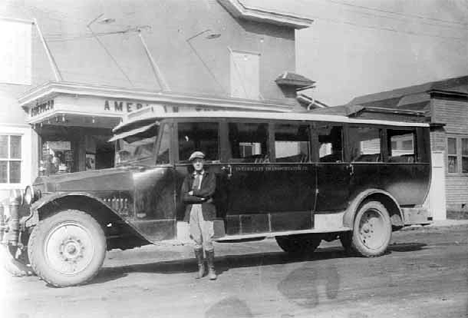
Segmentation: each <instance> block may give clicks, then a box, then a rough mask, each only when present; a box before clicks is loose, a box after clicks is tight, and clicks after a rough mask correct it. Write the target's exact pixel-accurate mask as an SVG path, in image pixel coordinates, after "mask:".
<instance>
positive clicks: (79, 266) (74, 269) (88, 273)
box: [28, 210, 106, 287]
mask: <svg viewBox="0 0 468 318" xmlns="http://www.w3.org/2000/svg"><path fill="white" fill-rule="evenodd" d="M28 245H29V246H28V252H29V260H30V261H31V265H32V267H33V269H34V271H35V272H36V274H37V275H38V276H39V277H41V278H42V279H43V280H44V281H46V282H47V283H49V284H51V285H53V286H56V287H66V286H73V285H79V284H83V283H85V282H87V281H89V280H91V279H92V278H93V277H94V276H95V275H96V274H97V272H98V271H99V269H100V268H101V266H102V263H103V262H104V257H105V255H106V237H105V235H104V232H103V230H102V228H101V226H100V225H99V223H98V222H97V221H96V220H95V219H94V218H93V217H92V216H90V215H89V214H87V213H85V212H82V211H77V210H66V211H61V212H59V213H57V214H54V215H53V216H51V217H48V218H46V219H44V220H42V221H40V222H39V224H37V225H36V227H35V228H34V229H33V231H32V233H31V237H30V239H29V244H28Z"/></svg>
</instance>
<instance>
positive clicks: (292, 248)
mask: <svg viewBox="0 0 468 318" xmlns="http://www.w3.org/2000/svg"><path fill="white" fill-rule="evenodd" d="M275 239H276V242H277V243H278V245H279V247H281V249H282V250H283V251H285V252H287V253H289V254H291V255H298V256H299V255H305V254H309V253H313V252H314V251H315V250H316V249H317V247H318V246H319V245H320V242H321V241H322V238H321V237H320V236H318V235H314V234H301V235H289V236H276V237H275Z"/></svg>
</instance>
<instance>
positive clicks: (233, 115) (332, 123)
mask: <svg viewBox="0 0 468 318" xmlns="http://www.w3.org/2000/svg"><path fill="white" fill-rule="evenodd" d="M114 132H115V136H114V138H113V140H112V141H115V142H116V167H115V168H112V169H105V170H97V171H86V172H79V173H73V174H64V175H56V176H51V177H40V178H38V179H37V180H36V181H35V183H34V185H33V186H32V187H29V188H28V189H27V190H26V193H27V194H28V195H29V196H30V197H31V199H29V198H28V199H27V200H26V201H29V202H28V203H30V204H31V205H30V208H29V214H28V215H25V216H24V217H23V218H21V221H20V223H21V224H20V225H21V226H20V228H21V229H23V230H22V233H21V235H20V238H19V244H18V245H19V246H22V247H23V249H24V250H27V251H28V255H29V258H30V261H31V264H32V267H33V268H34V269H35V270H36V272H38V274H39V275H40V276H41V277H42V278H43V279H45V280H46V281H48V282H49V283H51V284H53V285H55V286H69V285H76V284H81V283H83V282H85V281H88V280H89V279H91V278H92V277H93V276H94V275H95V273H96V272H97V271H98V269H99V267H100V266H101V264H102V260H103V259H104V254H105V251H106V250H110V249H113V248H121V249H126V248H133V247H137V246H142V245H145V244H149V243H157V242H160V241H166V240H167V241H172V240H186V238H187V237H188V235H187V227H186V226H184V222H183V217H184V206H183V204H182V202H181V199H180V189H181V185H182V181H183V179H184V177H185V175H186V174H187V173H190V172H191V164H190V163H189V162H188V157H189V155H190V153H192V152H193V151H195V150H200V151H203V152H204V153H205V154H206V160H207V162H206V166H207V168H208V169H209V170H210V171H212V172H214V173H215V174H216V177H217V191H216V193H215V195H214V197H213V199H214V201H215V204H216V208H217V220H216V221H215V239H216V240H217V241H218V242H232V241H245V240H249V239H252V240H254V239H261V238H265V237H275V238H276V240H277V242H278V244H279V246H280V247H281V248H282V249H283V250H285V251H286V252H289V253H305V252H311V251H313V250H314V249H315V248H316V247H317V246H318V245H319V244H320V241H321V240H327V241H330V240H334V239H340V240H341V242H342V244H343V246H344V247H345V248H346V249H349V250H350V251H354V252H357V253H358V254H360V255H363V256H378V255H381V254H382V253H384V252H385V250H386V248H387V247H388V244H389V242H390V237H391V232H392V231H394V230H398V229H400V228H402V227H403V226H405V225H410V224H427V223H429V222H430V220H431V216H430V215H429V212H428V207H427V204H426V198H427V196H428V192H429V185H430V178H431V162H430V143H429V125H428V124H425V123H406V122H391V121H383V120H364V119H352V118H348V117H344V116H332V115H313V114H298V113H254V112H252V113H239V112H203V113H175V114H157V113H153V112H152V110H151V109H146V110H142V111H141V112H139V113H137V114H133V115H132V116H129V120H128V121H127V122H124V123H123V124H121V125H119V126H118V127H116V128H115V129H114ZM54 218H55V219H57V220H55V219H54ZM64 222H65V223H67V222H68V223H67V224H69V226H70V227H71V228H72V229H74V231H75V235H74V236H72V237H71V238H70V237H69V236H67V234H65V231H63V224H64ZM89 228H91V229H89ZM62 232H64V233H62ZM54 235H55V236H54ZM80 236H83V239H82V240H78V239H77V238H76V237H80ZM48 239H49V241H48ZM32 240H33V241H32ZM70 240H71V242H70ZM83 240H84V241H85V242H87V243H79V242H82V241H83ZM4 241H5V240H4ZM55 241H59V242H62V243H63V244H62V245H59V246H60V247H56V246H55V245H54V244H55V243H54V242H55ZM40 244H43V245H44V246H46V247H48V248H43V247H42V246H41V245H40ZM80 244H82V245H80ZM83 244H85V245H86V244H88V245H92V246H93V251H94V252H93V254H92V255H87V254H86V252H85V251H86V249H84V247H86V248H88V246H87V245H86V246H85V245H83ZM63 245H64V246H63ZM54 248H57V249H61V248H63V249H65V252H66V253H65V254H67V253H68V254H67V257H63V252H64V251H63V250H59V251H54ZM76 251H79V252H81V254H82V255H79V258H77V259H76V260H75V261H74V266H75V267H76V266H77V267H79V268H80V270H79V271H78V270H75V269H68V268H69V267H70V266H69V263H70V259H72V260H73V259H75V258H76V257H78V256H76V255H75V254H76V253H77V252H76ZM47 253H51V254H52V255H47ZM54 253H55V254H56V255H55V254H54ZM78 254H79V253H78ZM83 259H84V260H86V261H83ZM61 262H62V263H63V264H60V263H61ZM56 263H59V265H55V264H56ZM45 268H48V269H47V270H46V269H45ZM50 268H51V269H50ZM70 268H72V267H70Z"/></svg>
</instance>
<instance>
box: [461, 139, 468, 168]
mask: <svg viewBox="0 0 468 318" xmlns="http://www.w3.org/2000/svg"><path fill="white" fill-rule="evenodd" d="M461 144H462V151H461V164H462V173H468V138H462V139H461Z"/></svg>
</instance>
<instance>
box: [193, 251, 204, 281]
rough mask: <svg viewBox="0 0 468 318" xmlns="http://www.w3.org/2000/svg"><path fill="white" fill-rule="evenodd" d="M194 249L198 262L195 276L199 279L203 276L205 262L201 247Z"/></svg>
mask: <svg viewBox="0 0 468 318" xmlns="http://www.w3.org/2000/svg"><path fill="white" fill-rule="evenodd" d="M194 251H195V258H196V259H197V264H198V273H197V276H195V278H196V279H200V278H202V277H203V276H205V262H204V260H203V249H198V250H197V249H196V250H194Z"/></svg>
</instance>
